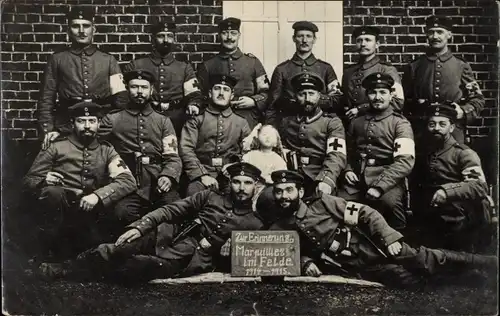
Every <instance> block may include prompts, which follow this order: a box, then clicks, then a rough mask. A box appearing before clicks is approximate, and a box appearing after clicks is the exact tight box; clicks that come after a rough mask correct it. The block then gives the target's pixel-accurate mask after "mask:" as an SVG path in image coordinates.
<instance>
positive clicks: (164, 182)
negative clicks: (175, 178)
mask: <svg viewBox="0 0 500 316" xmlns="http://www.w3.org/2000/svg"><path fill="white" fill-rule="evenodd" d="M171 187H172V181H171V180H170V178H169V177H167V176H163V177H160V178H159V179H158V186H157V187H156V190H158V192H159V193H162V192H168V191H170V188H171Z"/></svg>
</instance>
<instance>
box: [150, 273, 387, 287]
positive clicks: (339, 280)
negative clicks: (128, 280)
mask: <svg viewBox="0 0 500 316" xmlns="http://www.w3.org/2000/svg"><path fill="white" fill-rule="evenodd" d="M226 282H227V283H228V282H254V283H260V282H261V279H260V277H232V276H231V274H229V273H221V272H209V273H204V274H200V275H195V276H191V277H186V278H171V279H155V280H151V281H149V283H150V284H202V283H226ZM285 282H293V283H334V284H356V285H361V286H370V287H383V285H382V284H380V283H377V282H371V281H366V280H360V279H350V278H345V277H342V276H338V275H322V276H320V277H318V278H315V277H307V276H299V277H285Z"/></svg>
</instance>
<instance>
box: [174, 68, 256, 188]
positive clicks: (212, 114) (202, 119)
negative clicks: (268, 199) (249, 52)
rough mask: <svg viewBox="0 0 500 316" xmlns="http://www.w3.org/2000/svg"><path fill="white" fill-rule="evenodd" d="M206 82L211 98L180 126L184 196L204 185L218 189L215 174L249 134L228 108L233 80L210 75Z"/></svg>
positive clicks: (244, 122)
mask: <svg viewBox="0 0 500 316" xmlns="http://www.w3.org/2000/svg"><path fill="white" fill-rule="evenodd" d="M210 84H211V85H212V89H211V90H210V91H209V92H208V95H209V97H210V100H211V101H210V103H209V105H208V107H207V108H206V110H205V112H204V113H203V114H200V115H198V116H196V117H192V118H190V119H189V120H188V121H187V122H186V125H184V127H183V129H182V136H181V141H180V155H181V158H182V162H183V164H184V170H185V171H186V174H187V176H188V178H189V181H190V183H189V185H188V187H187V195H188V196H190V195H193V194H194V193H196V192H198V191H201V190H204V189H207V188H211V189H219V184H220V183H219V181H218V180H217V177H218V176H219V174H220V172H221V170H222V167H223V166H224V165H226V164H228V163H230V162H234V161H232V160H233V159H234V157H236V156H240V155H241V151H242V142H243V139H244V138H245V137H247V136H248V135H249V134H250V127H249V126H248V122H247V121H246V120H245V119H244V118H243V117H241V116H239V115H237V114H235V113H234V112H233V110H232V109H231V99H232V98H233V91H234V90H233V89H234V87H235V86H236V79H235V78H233V77H231V76H226V75H212V76H211V77H210ZM220 189H221V190H222V191H223V190H224V189H225V188H224V187H221V188H220Z"/></svg>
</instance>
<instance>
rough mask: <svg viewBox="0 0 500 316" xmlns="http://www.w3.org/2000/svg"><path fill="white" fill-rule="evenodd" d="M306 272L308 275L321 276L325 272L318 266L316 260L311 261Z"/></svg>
mask: <svg viewBox="0 0 500 316" xmlns="http://www.w3.org/2000/svg"><path fill="white" fill-rule="evenodd" d="M305 274H306V275H307V276H311V277H319V276H320V275H322V274H323V273H322V272H321V270H320V269H319V268H318V266H317V265H316V264H315V263H314V262H311V263H309V265H308V266H307V268H306V271H305Z"/></svg>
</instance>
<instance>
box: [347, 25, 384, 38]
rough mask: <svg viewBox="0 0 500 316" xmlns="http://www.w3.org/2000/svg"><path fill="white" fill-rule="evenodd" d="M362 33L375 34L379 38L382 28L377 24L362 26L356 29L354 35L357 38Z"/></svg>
mask: <svg viewBox="0 0 500 316" xmlns="http://www.w3.org/2000/svg"><path fill="white" fill-rule="evenodd" d="M360 35H373V36H375V38H378V36H379V35H380V29H379V28H378V27H375V26H360V27H357V28H355V29H354V31H353V32H352V37H353V38H357V37H358V36H360Z"/></svg>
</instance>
